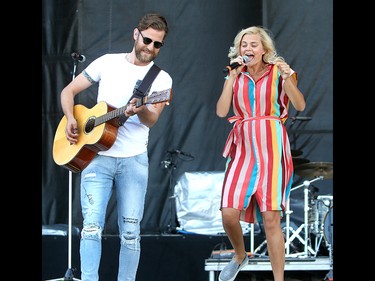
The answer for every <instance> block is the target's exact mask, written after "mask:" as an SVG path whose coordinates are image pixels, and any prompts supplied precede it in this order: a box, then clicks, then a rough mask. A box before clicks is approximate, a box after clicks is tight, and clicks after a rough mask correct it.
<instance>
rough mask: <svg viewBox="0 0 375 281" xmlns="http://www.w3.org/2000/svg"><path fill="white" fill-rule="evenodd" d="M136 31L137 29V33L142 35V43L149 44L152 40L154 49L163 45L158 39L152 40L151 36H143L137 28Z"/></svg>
mask: <svg viewBox="0 0 375 281" xmlns="http://www.w3.org/2000/svg"><path fill="white" fill-rule="evenodd" d="M138 31H139V34H141V36H142V38H143V44H145V45H150V44H151V43H152V42H154V47H155V48H156V49H160V48H161V46H163V44H164V43H162V42H159V41H152V39H151V38H148V37H144V36H143V34H142V32H141V31H140V30H139V29H138Z"/></svg>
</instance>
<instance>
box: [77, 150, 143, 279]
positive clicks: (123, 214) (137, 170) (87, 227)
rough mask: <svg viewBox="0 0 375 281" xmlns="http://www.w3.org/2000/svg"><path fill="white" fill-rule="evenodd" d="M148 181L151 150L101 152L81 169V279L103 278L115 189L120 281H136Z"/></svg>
mask: <svg viewBox="0 0 375 281" xmlns="http://www.w3.org/2000/svg"><path fill="white" fill-rule="evenodd" d="M147 181H148V155H147V152H145V153H143V154H140V155H137V156H134V157H126V158H114V157H108V156H102V155H97V156H95V158H94V159H93V160H92V161H91V163H90V164H89V165H88V166H87V167H86V168H85V169H84V170H83V171H82V172H81V207H82V215H83V229H82V231H81V241H80V257H81V280H82V281H97V280H99V264H100V258H101V254H102V231H103V229H104V224H105V218H106V210H107V206H108V202H109V200H110V198H111V195H112V192H115V194H116V197H117V198H116V200H117V215H118V228H119V236H120V254H119V268H118V277H117V280H118V281H135V277H136V273H137V268H138V264H139V258H140V250H141V249H140V239H141V236H140V223H141V220H142V217H143V211H144V203H145V196H146V190H147Z"/></svg>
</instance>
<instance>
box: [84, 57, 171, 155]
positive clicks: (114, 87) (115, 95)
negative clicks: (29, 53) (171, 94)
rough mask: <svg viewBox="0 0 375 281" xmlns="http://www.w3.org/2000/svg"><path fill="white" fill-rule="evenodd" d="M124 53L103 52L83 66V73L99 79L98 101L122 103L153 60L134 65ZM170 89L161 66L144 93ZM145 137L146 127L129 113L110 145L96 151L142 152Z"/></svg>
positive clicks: (106, 152) (147, 134)
mask: <svg viewBox="0 0 375 281" xmlns="http://www.w3.org/2000/svg"><path fill="white" fill-rule="evenodd" d="M125 56H126V53H119V54H105V55H103V56H101V57H99V58H97V59H96V60H94V61H93V62H92V63H90V64H89V65H88V66H87V67H86V69H85V72H86V74H88V75H89V76H90V77H91V78H92V79H93V80H94V81H96V82H99V87H98V97H97V102H101V101H105V102H106V103H107V104H109V105H111V106H112V107H115V108H120V107H122V106H125V105H126V104H127V102H128V101H129V99H130V97H131V96H132V94H133V92H134V89H135V88H136V87H138V86H139V84H140V81H142V80H143V78H144V77H145V75H146V73H147V72H148V70H149V69H150V68H151V66H152V65H153V64H154V62H151V63H150V64H149V65H147V66H137V65H134V64H131V63H129V62H128V61H127V60H126V58H125ZM171 89H172V78H171V76H170V75H169V74H168V73H167V72H165V71H164V70H161V71H160V72H159V74H158V75H157V76H156V78H155V80H154V81H153V83H152V85H151V88H150V91H149V92H148V93H147V94H148V95H150V94H151V93H153V92H159V91H166V90H171ZM147 106H152V104H147ZM148 137H149V128H148V127H147V126H145V125H143V124H142V123H141V122H140V121H139V118H138V115H134V116H131V117H129V118H128V119H127V120H126V122H125V124H124V125H123V126H120V127H119V128H118V131H117V137H116V140H115V142H114V144H113V145H112V146H111V148H109V149H108V150H102V151H99V152H98V154H101V155H108V156H113V157H130V156H134V155H138V154H141V153H143V152H145V151H147V145H148Z"/></svg>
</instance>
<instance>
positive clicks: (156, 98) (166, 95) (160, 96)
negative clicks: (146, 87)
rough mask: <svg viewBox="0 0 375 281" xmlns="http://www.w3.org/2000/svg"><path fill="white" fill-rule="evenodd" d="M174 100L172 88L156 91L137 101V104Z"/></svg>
mask: <svg viewBox="0 0 375 281" xmlns="http://www.w3.org/2000/svg"><path fill="white" fill-rule="evenodd" d="M171 100H172V89H167V90H163V91H154V92H152V93H151V94H150V95H149V96H146V97H143V98H142V99H140V100H138V101H137V104H136V106H137V107H139V106H141V105H144V104H154V103H160V102H167V101H171Z"/></svg>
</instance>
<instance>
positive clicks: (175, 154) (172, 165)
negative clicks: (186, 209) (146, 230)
mask: <svg viewBox="0 0 375 281" xmlns="http://www.w3.org/2000/svg"><path fill="white" fill-rule="evenodd" d="M167 154H168V156H169V157H168V158H167V159H166V160H163V161H161V164H163V165H164V168H165V169H168V174H169V197H168V199H169V210H170V212H169V213H170V217H169V224H168V227H167V233H170V234H176V226H175V225H174V223H173V219H174V215H176V214H175V212H173V211H175V208H173V206H175V205H174V203H175V200H172V199H175V198H176V195H174V186H173V183H174V175H173V171H174V170H176V168H177V160H178V158H180V159H181V160H186V161H188V160H193V159H194V156H192V155H191V154H189V153H185V152H183V151H181V150H168V151H167Z"/></svg>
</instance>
